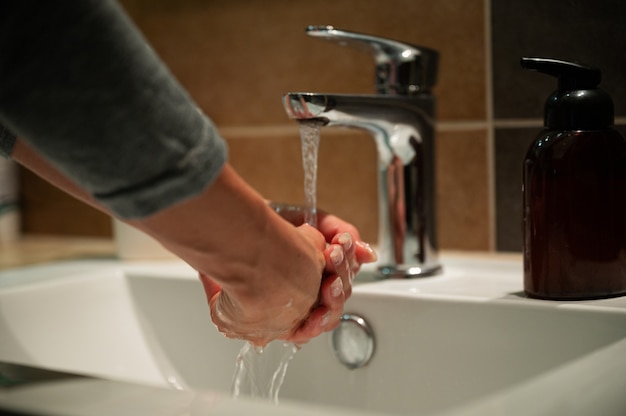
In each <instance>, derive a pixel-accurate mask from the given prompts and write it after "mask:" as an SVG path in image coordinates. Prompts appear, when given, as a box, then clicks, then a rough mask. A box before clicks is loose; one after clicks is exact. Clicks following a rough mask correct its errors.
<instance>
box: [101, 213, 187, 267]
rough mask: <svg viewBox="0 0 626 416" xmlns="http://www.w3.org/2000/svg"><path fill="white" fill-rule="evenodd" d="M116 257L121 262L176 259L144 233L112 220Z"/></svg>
mask: <svg viewBox="0 0 626 416" xmlns="http://www.w3.org/2000/svg"><path fill="white" fill-rule="evenodd" d="M113 238H114V240H115V248H116V251H117V256H118V257H119V258H120V259H122V260H172V259H176V258H177V257H176V256H175V255H174V254H172V253H171V252H170V251H169V250H167V249H166V248H165V247H163V246H162V245H161V244H160V243H159V242H158V241H156V240H155V239H154V238H152V237H150V236H149V235H147V234H146V233H144V232H142V231H139V230H138V229H136V228H133V227H131V226H130V225H128V224H125V223H123V222H122V221H119V220H116V219H114V220H113Z"/></svg>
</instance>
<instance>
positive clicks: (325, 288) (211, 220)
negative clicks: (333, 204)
mask: <svg viewBox="0 0 626 416" xmlns="http://www.w3.org/2000/svg"><path fill="white" fill-rule="evenodd" d="M13 158H14V159H15V160H16V161H18V162H19V163H21V164H22V165H24V166H25V167H27V168H28V169H30V170H32V171H34V172H35V173H37V174H38V175H40V176H42V177H43V178H45V179H47V180H48V181H50V182H51V183H52V184H53V185H55V186H57V187H59V188H61V189H63V190H65V191H66V192H68V193H70V194H71V195H73V196H75V197H77V198H79V199H81V200H82V201H84V202H86V203H88V204H90V205H92V206H94V207H96V208H98V209H100V210H102V211H104V212H107V213H109V214H110V212H108V211H107V210H106V208H104V207H102V206H101V205H100V204H99V203H98V202H97V201H96V200H94V199H93V198H92V197H91V196H90V195H89V193H87V192H85V191H84V190H83V189H81V188H80V187H79V186H77V185H76V184H75V183H74V182H73V181H72V180H71V179H69V178H67V177H66V176H65V175H63V174H62V173H60V172H59V171H58V170H56V169H55V168H54V166H52V165H51V164H50V163H49V162H47V161H46V160H45V159H44V158H42V157H41V156H40V155H39V154H38V153H37V152H36V151H34V150H33V149H32V148H31V147H30V146H28V145H27V144H26V143H24V142H23V141H21V140H17V142H16V144H15V147H14V150H13ZM330 218H333V221H332V225H333V227H336V234H337V236H338V235H341V234H345V232H344V230H347V229H348V228H349V227H351V226H350V225H349V224H347V223H345V222H342V221H340V220H338V219H334V218H336V217H330ZM127 222H128V223H129V224H131V225H133V226H135V227H137V228H139V229H141V230H143V231H145V232H147V233H148V234H151V235H152V236H153V237H155V238H156V239H157V240H158V241H160V242H161V243H162V244H163V245H164V246H166V247H168V249H170V250H171V251H172V252H174V253H175V254H177V255H178V256H180V257H181V258H182V259H183V260H185V261H186V262H188V263H189V264H190V265H191V266H193V267H194V268H195V269H196V270H198V271H199V273H200V277H201V280H202V283H203V285H204V287H205V292H206V294H207V299H208V301H209V304H210V307H211V315H212V318H213V321H214V322H215V323H216V325H217V326H218V329H220V331H222V332H223V333H225V334H226V335H228V336H230V337H237V338H245V339H248V340H250V341H252V342H255V343H257V344H264V343H266V342H268V341H270V340H272V339H275V338H280V339H287V340H291V341H293V342H296V343H304V342H306V341H308V340H309V339H310V338H312V337H314V336H317V335H319V334H320V333H321V332H323V331H325V330H330V329H332V328H334V327H335V326H336V325H337V324H338V322H339V317H340V315H341V314H342V311H343V303H344V301H345V299H346V298H347V296H349V293H350V287H351V281H350V276H351V275H350V273H349V271H350V264H351V262H354V261H355V260H354V257H355V255H356V254H354V255H353V254H350V253H351V250H350V248H348V249H347V250H346V253H347V255H344V253H343V251H342V250H339V253H340V255H339V259H337V253H338V249H339V248H340V246H339V245H336V244H330V245H328V247H326V245H327V243H326V238H325V237H324V236H323V235H322V234H320V233H319V232H317V231H316V230H314V229H312V228H311V227H309V226H307V225H302V226H299V227H294V226H293V225H291V224H290V223H289V222H287V221H284V219H283V218H281V217H280V216H278V215H277V214H276V213H275V211H274V210H273V209H272V208H271V207H270V206H269V205H268V204H267V203H266V201H265V200H263V198H261V196H260V195H258V194H257V193H256V192H255V191H254V190H253V189H252V188H250V187H249V186H248V185H247V184H246V183H245V182H244V181H243V180H242V179H241V178H240V177H239V176H238V175H237V174H236V173H235V172H234V171H233V170H232V168H231V167H230V166H228V165H227V166H226V167H225V168H224V169H223V171H222V172H221V174H220V175H219V177H218V178H217V180H216V181H215V182H214V183H213V185H212V186H211V187H209V188H207V190H206V191H205V192H203V193H202V194H200V195H199V196H198V197H195V198H192V199H189V200H187V201H185V202H182V203H179V204H175V205H174V206H172V207H171V208H168V209H165V210H163V211H161V212H159V213H157V214H155V215H153V216H150V217H147V218H145V219H140V220H132V221H127ZM200 224H201V225H200ZM327 228H328V229H329V232H331V233H332V230H330V228H329V227H327ZM340 230H341V231H340ZM354 231H356V230H354ZM329 235H330V234H329ZM357 235H358V234H357ZM333 237H336V236H333ZM344 238H345V237H344ZM330 240H332V238H330V239H329V241H330ZM341 248H342V249H343V247H341ZM353 250H354V249H352V251H353ZM358 256H360V257H361V258H360V260H358V261H359V262H363V261H364V260H365V261H372V260H373V259H374V258H372V257H367V253H366V252H361V253H360V254H359V255H358ZM358 256H357V257H358ZM325 265H327V266H325ZM338 275H339V276H340V277H338ZM287 305H289V306H287Z"/></svg>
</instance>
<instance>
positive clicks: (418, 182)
mask: <svg viewBox="0 0 626 416" xmlns="http://www.w3.org/2000/svg"><path fill="white" fill-rule="evenodd" d="M307 34H309V35H311V36H315V37H319V38H324V39H328V40H334V41H337V42H338V43H340V44H342V45H349V46H355V47H358V48H360V49H366V50H368V51H370V52H372V53H373V54H374V56H375V59H376V64H377V71H376V77H377V79H376V88H377V92H378V94H376V95H360V94H359V95H346V94H315V93H288V94H285V96H284V97H283V104H284V106H285V110H286V111H287V114H288V116H289V117H290V118H292V119H295V120H313V119H318V120H320V121H321V122H323V123H324V124H325V125H326V126H343V127H354V128H359V129H364V130H367V131H369V132H370V133H371V135H372V136H373V138H374V140H375V142H376V148H377V150H378V159H379V161H378V163H379V178H378V186H379V192H378V198H379V242H378V244H379V246H378V255H379V262H378V264H379V270H380V272H381V273H382V275H383V276H386V277H417V276H429V275H433V274H436V273H438V272H440V271H441V266H440V264H439V262H438V259H437V241H436V221H435V172H434V163H435V149H434V147H435V146H434V97H433V95H432V94H431V92H430V89H431V87H432V86H433V85H434V84H435V81H436V72H437V60H438V54H437V52H436V51H434V50H431V49H427V48H422V47H417V46H413V45H408V44H405V43H401V42H397V41H393V40H389V39H382V38H377V37H374V36H369V35H362V34H358V33H354V32H347V31H342V30H338V29H335V28H333V27H331V26H322V27H317V26H312V27H309V28H307Z"/></svg>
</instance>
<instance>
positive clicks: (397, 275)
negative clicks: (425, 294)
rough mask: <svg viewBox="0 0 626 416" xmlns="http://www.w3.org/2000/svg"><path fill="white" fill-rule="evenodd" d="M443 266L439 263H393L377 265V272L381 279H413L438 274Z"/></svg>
mask: <svg viewBox="0 0 626 416" xmlns="http://www.w3.org/2000/svg"><path fill="white" fill-rule="evenodd" d="M442 271H443V267H441V265H440V264H435V265H430V266H424V265H422V266H420V265H393V266H379V267H378V272H379V273H380V275H381V277H382V278H383V279H414V278H419V277H429V276H435V275H438V274H440V273H441V272H442Z"/></svg>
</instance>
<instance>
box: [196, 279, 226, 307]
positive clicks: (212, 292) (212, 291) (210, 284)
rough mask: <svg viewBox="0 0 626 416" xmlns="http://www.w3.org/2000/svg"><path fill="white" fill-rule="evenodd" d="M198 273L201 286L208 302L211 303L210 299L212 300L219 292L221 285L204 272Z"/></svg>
mask: <svg viewBox="0 0 626 416" xmlns="http://www.w3.org/2000/svg"><path fill="white" fill-rule="evenodd" d="M199 275H200V281H201V282H202V286H203V287H204V293H205V295H206V299H207V301H208V302H209V303H211V300H213V299H214V298H215V297H216V296H217V295H219V294H220V292H221V291H222V287H221V286H220V285H219V284H217V283H216V282H215V281H214V280H213V279H211V278H210V277H209V276H207V275H206V274H204V273H199Z"/></svg>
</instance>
